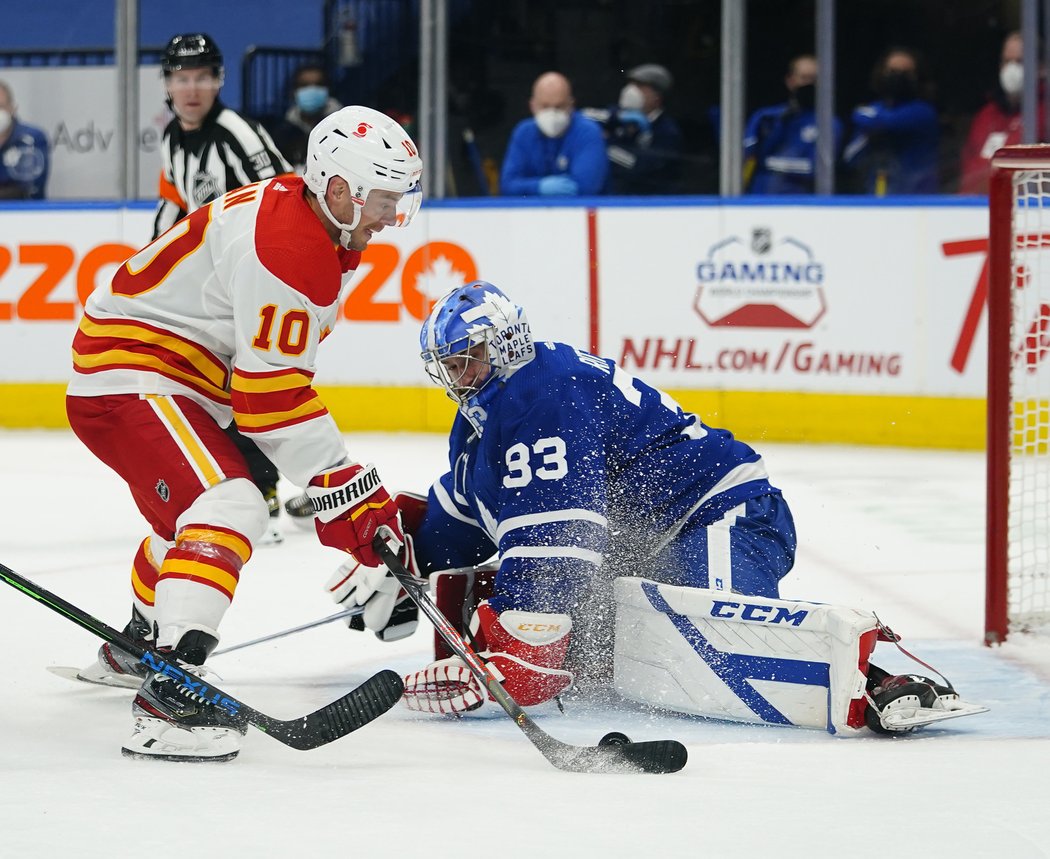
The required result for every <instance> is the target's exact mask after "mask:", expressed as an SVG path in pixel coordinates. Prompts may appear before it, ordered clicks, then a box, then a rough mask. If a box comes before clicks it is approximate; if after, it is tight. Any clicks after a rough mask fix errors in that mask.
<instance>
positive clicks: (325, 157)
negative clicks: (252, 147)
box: [303, 105, 423, 247]
mask: <svg viewBox="0 0 1050 859" xmlns="http://www.w3.org/2000/svg"><path fill="white" fill-rule="evenodd" d="M422 175H423V161H422V159H421V158H420V157H419V151H418V150H417V149H416V145H415V143H413V142H412V138H411V137H409V136H408V134H407V133H406V131H405V129H403V128H402V127H401V126H400V125H399V124H398V123H397V122H396V121H395V120H393V119H391V118H390V117H389V116H387V115H386V114H385V113H380V112H379V111H378V110H373V109H372V108H370V107H363V106H361V105H351V106H350V107H344V108H343V109H342V110H337V111H336V112H335V113H332V114H329V115H328V116H326V117H325V118H324V119H322V120H321V121H320V122H319V123H317V125H316V126H314V129H313V131H311V132H310V139H309V142H308V143H307V147H306V169H305V171H304V172H303V179H304V180H305V181H306V187H307V188H309V189H310V190H311V191H312V192H313V193H314V194H315V195H316V196H317V200H318V202H319V203H320V204H321V209H322V211H324V213H325V215H326V216H327V217H328V220H330V221H331V222H332V223H333V224H335V225H336V226H337V227H338V228H339V229H340V231H341V235H340V237H339V240H340V243H341V244H342V245H343V247H349V245H350V231H351V230H353V229H354V227H356V226H357V225H358V223H360V221H361V213H362V212H363V211H364V209H365V205H366V204H367V203H368V200H369V197H370V196H371V195H372V192H373V191H389V192H393V193H396V194H401V197H400V199H399V200H398V201H397V212H396V224H395V226H399V227H403V226H405V225H406V224H407V223H408V222H409V221H411V220H412V216H413V215H415V213H416V212H417V211H418V210H419V204H420V203H421V202H422V199H423V192H422V189H421V187H420V184H419V180H420V177H421V176H422ZM333 176H339V177H340V178H342V179H343V180H345V181H346V183H347V184H348V185H349V186H350V193H351V195H352V196H353V200H354V204H355V205H354V217H353V220H352V221H351V222H350V223H349V224H344V223H342V222H341V221H338V220H336V218H335V216H334V215H333V214H332V212H331V211H330V210H329V208H328V203H327V202H326V201H325V191H327V190H328V183H329V182H330V181H331V179H332V177H333Z"/></svg>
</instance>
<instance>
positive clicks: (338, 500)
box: [306, 463, 405, 567]
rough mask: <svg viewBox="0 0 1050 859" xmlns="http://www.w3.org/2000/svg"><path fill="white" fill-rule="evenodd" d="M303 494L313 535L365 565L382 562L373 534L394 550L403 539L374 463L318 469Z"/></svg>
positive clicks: (397, 520)
mask: <svg viewBox="0 0 1050 859" xmlns="http://www.w3.org/2000/svg"><path fill="white" fill-rule="evenodd" d="M306 494H307V495H309V496H310V503H311V504H313V508H314V526H315V527H316V528H317V538H318V539H319V540H320V541H321V542H322V543H323V544H324V545H326V546H331V547H332V548H333V549H341V550H342V551H344V552H350V553H351V554H352V555H353V556H354V557H355V558H357V560H358V561H360V562H361V563H362V564H364V565H365V566H367V567H380V566H382V565H383V562H382V560H380V558H379V556H378V555H377V554H376V552H375V550H374V549H373V548H372V540H373V539H375V537H376V535H377V534H378V535H381V536H383V537H385V538H386V541H387V543H388V544H389V545H390V548H391V549H392V550H393V551H395V552H396V551H397V550H398V549H400V548H401V544H402V543H404V540H405V538H404V534H403V532H402V530H401V519H400V516H399V514H398V510H397V505H396V504H394V502H393V501H392V500H391V498H390V494H389V493H388V492H387V491H386V489H385V488H384V487H383V484H382V482H381V481H380V480H379V474H378V473H377V472H376V468H375V466H374V465H366V466H361V465H358V464H357V463H350V464H349V465H340V466H338V467H336V468H332V469H329V470H328V471H322V472H321V473H320V474H318V475H317V476H316V477H315V478H313V480H311V481H310V485H309V486H307V488H306Z"/></svg>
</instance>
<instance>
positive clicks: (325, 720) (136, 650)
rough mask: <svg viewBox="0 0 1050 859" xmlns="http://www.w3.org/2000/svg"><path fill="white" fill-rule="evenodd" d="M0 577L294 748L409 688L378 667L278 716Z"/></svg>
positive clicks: (30, 585)
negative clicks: (321, 702)
mask: <svg viewBox="0 0 1050 859" xmlns="http://www.w3.org/2000/svg"><path fill="white" fill-rule="evenodd" d="M0 579H3V580H4V581H5V582H6V583H7V584H9V585H11V587H13V588H14V589H15V590H18V591H21V592H22V593H24V594H25V595H26V596H29V597H32V598H33V599H35V600H36V601H37V602H39V603H42V604H43V605H45V606H47V607H48V608H49V609H51V610H52V611H54V612H56V613H57V614H60V615H62V616H63V617H65V618H66V619H67V620H71V621H72V622H73V623H75V624H77V626H80V627H83V628H84V629H86V630H87V631H88V632H91V633H94V634H95V635H97V636H98V637H99V638H101V639H102V640H103V641H108V642H109V643H110V644H114V645H116V646H117V647H119V648H120V649H121V650H125V651H127V652H128V653H130V654H131V655H132V656H134V657H136V658H137V659H138V660H139V661H140V662H141V663H142V664H143V665H145V666H146V667H147V668H148V669H149V670H150V671H154V672H158V673H164V674H167V675H168V676H169V677H172V678H173V679H174V680H176V681H177V682H179V683H180V684H181V685H184V686H186V687H187V688H189V689H191V690H193V692H194V693H195V694H196V695H198V696H200V697H201V698H203V699H204V700H205V701H208V702H210V703H211V704H213V705H214V706H217V707H221V708H222V709H224V710H225V711H226V712H227V713H229V714H230V715H231V716H233V717H234V718H235V719H238V720H242V724H248V725H254V726H255V727H256V728H258V729H259V730H260V731H262V732H263V733H264V734H268V735H269V736H271V737H273V738H274V739H275V740H277V741H278V742H281V743H284V745H286V746H290V747H291V748H293V749H299V750H303V751H305V750H307V749H316V748H317V747H319V746H324V745H327V744H328V743H331V742H333V741H335V740H338V739H339V738H340V737H345V736H346V735H347V734H349V733H350V732H352V731H356V730H357V729H358V728H360V727H362V726H364V725H367V724H368V723H369V722H371V721H372V720H373V719H376V718H378V717H379V716H381V715H383V713H385V712H386V711H387V710H389V709H390V708H391V707H393V706H394V704H396V703H397V702H398V701H399V700H400V698H401V693H402V692H403V691H404V688H405V687H404V684H403V683H402V681H401V677H400V676H399V675H398V674H397V673H396V672H394V671H389V670H386V671H380V672H379V673H378V674H375V675H373V676H372V677H369V678H368V679H367V680H366V681H365V682H364V683H362V684H361V685H360V686H358V687H357V688H356V689H353V690H352V691H350V692H348V693H347V694H346V695H344V696H343V697H342V698H339V699H338V700H336V701H333V702H332V703H331V704H326V705H325V706H324V707H321V709H319V710H314V712H312V713H308V714H307V715H305V716H301V717H299V718H296V719H287V720H285V719H275V718H274V717H273V716H267V715H266V714H265V713H261V712H259V711H258V710H256V709H254V708H253V707H249V706H248V705H247V704H245V703H244V702H242V701H240V700H239V699H237V698H235V697H233V696H232V695H230V694H229V693H227V692H223V691H222V690H221V689H219V688H218V687H216V686H215V685H213V684H211V683H209V682H207V681H205V680H202V679H201V678H200V677H198V676H197V675H196V674H194V673H193V672H191V671H188V670H187V669H185V668H183V667H182V666H180V665H175V664H173V663H172V662H169V661H168V660H167V659H166V658H165V656H164V655H163V654H161V653H158V652H157V651H156V650H153V649H151V648H147V647H143V646H142V645H140V644H138V643H137V642H135V640H134V639H132V638H130V637H128V636H127V635H125V634H124V633H122V632H118V631H117V630H116V629H114V628H113V627H111V626H108V625H107V624H105V623H103V622H102V621H100V620H98V619H97V618H94V617H92V616H91V615H90V614H88V613H87V612H85V611H83V610H82V609H79V608H77V607H76V606H75V605H73V604H72V603H70V602H67V601H66V600H64V599H62V598H61V597H60V596H57V595H55V594H53V593H51V592H50V591H48V590H46V589H45V588H42V587H40V586H39V585H37V584H35V583H34V582H32V581H30V580H29V579H27V578H25V577H24V576H21V575H19V574H18V573H16V572H15V571H14V570H12V569H11V568H10V567H8V566H6V565H4V564H0Z"/></svg>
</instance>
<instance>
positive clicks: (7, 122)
mask: <svg viewBox="0 0 1050 859" xmlns="http://www.w3.org/2000/svg"><path fill="white" fill-rule="evenodd" d="M12 121H13V117H12V116H11V111H9V110H4V109H3V108H0V134H4V133H5V132H6V131H7V129H9V128H10V127H11V123H12Z"/></svg>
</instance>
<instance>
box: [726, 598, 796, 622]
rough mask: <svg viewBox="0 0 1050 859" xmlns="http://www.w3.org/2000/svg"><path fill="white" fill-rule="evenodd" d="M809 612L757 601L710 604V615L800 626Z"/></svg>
mask: <svg viewBox="0 0 1050 859" xmlns="http://www.w3.org/2000/svg"><path fill="white" fill-rule="evenodd" d="M808 615H809V612H808V611H806V610H805V609H799V610H798V611H794V612H792V611H791V610H789V609H786V608H784V606H772V605H759V604H758V603H738V602H728V601H726V600H715V601H714V605H712V606H711V617H720V618H723V619H725V618H739V619H740V620H752V621H758V622H760V623H790V624H791V625H792V626H801V625H802V621H804V620H805V619H806V617H807V616H808Z"/></svg>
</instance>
